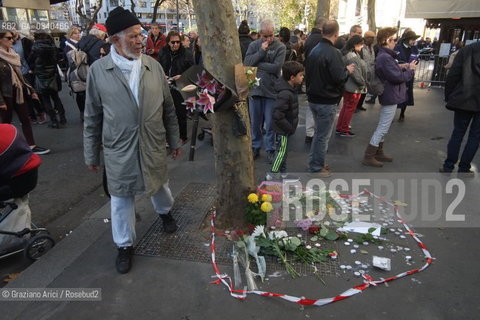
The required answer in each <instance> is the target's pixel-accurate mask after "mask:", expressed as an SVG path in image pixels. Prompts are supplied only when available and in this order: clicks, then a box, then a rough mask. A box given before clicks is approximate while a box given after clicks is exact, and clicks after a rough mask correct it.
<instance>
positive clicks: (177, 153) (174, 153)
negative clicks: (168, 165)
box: [171, 148, 182, 160]
mask: <svg viewBox="0 0 480 320" xmlns="http://www.w3.org/2000/svg"><path fill="white" fill-rule="evenodd" d="M181 152H182V151H181V149H180V148H177V149H173V150H172V153H171V155H172V159H173V160H177V158H178V157H179V156H180V153H181Z"/></svg>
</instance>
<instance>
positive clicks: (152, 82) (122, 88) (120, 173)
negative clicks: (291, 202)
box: [0, 7, 480, 273]
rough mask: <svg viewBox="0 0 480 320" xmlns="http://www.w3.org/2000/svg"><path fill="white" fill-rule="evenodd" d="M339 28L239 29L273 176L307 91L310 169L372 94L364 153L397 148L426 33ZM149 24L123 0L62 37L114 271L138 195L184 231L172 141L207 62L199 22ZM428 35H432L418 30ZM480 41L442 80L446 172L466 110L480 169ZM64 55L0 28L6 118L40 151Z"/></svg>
mask: <svg viewBox="0 0 480 320" xmlns="http://www.w3.org/2000/svg"><path fill="white" fill-rule="evenodd" d="M339 29H340V28H339V25H338V23H337V21H335V20H327V19H324V18H319V19H317V21H316V24H315V27H314V28H313V29H312V30H311V32H310V34H309V36H308V37H306V35H305V34H304V33H303V32H302V31H300V30H294V31H293V32H291V31H290V29H288V28H286V27H282V28H280V29H278V30H279V32H278V33H276V32H275V31H276V30H277V29H276V27H275V25H274V23H273V22H272V21H270V20H264V21H262V22H261V24H260V30H259V32H258V33H256V32H251V31H250V28H249V26H248V24H247V22H246V21H242V22H241V24H240V26H239V28H238V37H239V42H240V49H241V56H242V59H243V64H244V65H245V66H251V67H256V68H257V73H256V74H257V77H258V78H260V81H259V84H258V85H257V86H254V87H253V88H252V89H251V90H250V93H249V101H248V108H249V115H250V125H251V137H252V154H253V158H254V159H255V160H256V159H259V158H260V157H261V149H262V148H263V150H264V152H265V154H266V160H267V161H268V163H269V164H270V165H271V169H270V172H269V173H268V174H267V179H281V178H284V177H285V176H287V154H288V149H289V144H290V142H291V141H290V137H291V136H292V135H293V134H294V133H295V131H296V129H297V126H298V122H299V120H298V119H299V116H298V114H299V103H298V94H302V93H304V94H306V98H307V101H308V108H307V113H306V131H305V142H306V143H310V144H311V147H310V152H309V154H308V159H307V162H308V170H309V172H310V173H311V174H312V175H313V176H318V177H322V178H324V177H329V176H331V174H332V172H331V168H330V166H329V164H327V161H326V157H327V150H328V145H329V140H330V138H331V136H332V135H333V134H338V135H339V136H340V137H345V138H353V137H355V133H354V132H353V131H352V126H351V119H352V117H353V115H354V113H355V112H359V111H362V110H366V108H365V107H364V104H365V103H366V104H372V103H375V101H376V99H377V98H378V101H379V103H380V105H381V108H380V112H379V119H378V124H377V127H376V128H375V130H374V131H373V132H372V136H371V139H370V141H369V143H368V145H367V146H366V149H365V153H364V157H363V160H362V163H363V164H364V165H366V166H373V167H382V166H383V165H384V163H385V162H392V161H393V159H392V157H389V156H387V155H386V154H385V152H384V142H385V138H386V136H387V135H388V131H389V128H390V125H391V123H392V121H393V120H394V117H395V113H396V109H397V108H398V109H400V117H399V121H404V120H405V111H406V108H407V106H409V105H413V78H414V73H415V69H416V65H417V63H418V50H417V48H416V46H415V43H416V41H417V39H418V37H419V36H418V35H416V34H415V32H413V31H412V30H410V29H407V30H405V31H404V32H403V34H402V35H401V37H398V30H397V29H395V28H381V29H380V30H378V32H377V33H375V32H374V31H370V30H369V31H367V32H365V33H363V30H362V28H361V27H360V26H359V25H354V26H352V27H351V29H350V32H349V34H346V35H343V36H340V34H339ZM143 31H144V30H143V28H142V26H141V24H140V22H139V20H138V18H137V17H136V16H135V15H133V14H132V13H131V12H130V11H128V10H125V9H123V8H121V7H117V8H115V9H114V10H112V11H111V12H110V13H109V16H108V18H107V21H106V24H105V25H101V24H96V25H94V26H93V28H92V29H91V30H90V31H89V32H88V34H87V35H84V36H83V37H82V36H81V30H80V29H79V28H78V27H72V28H70V30H69V31H68V33H67V37H66V41H65V43H64V45H63V46H62V48H61V49H62V50H61V52H62V54H63V56H64V57H65V59H66V61H67V65H68V69H67V71H66V72H65V75H64V80H65V81H66V83H67V84H68V86H69V88H70V90H71V91H72V92H73V94H74V95H75V99H76V103H77V106H78V110H79V115H80V119H81V121H82V122H84V131H83V135H84V155H85V162H86V165H87V167H88V168H89V169H90V170H92V171H98V170H99V168H100V165H101V163H102V162H103V163H104V166H105V173H106V175H105V176H106V183H107V186H108V191H109V193H110V195H111V215H112V233H113V240H114V242H115V244H116V245H117V247H118V256H117V259H116V268H117V271H118V272H119V273H126V272H128V271H129V270H130V268H131V265H132V245H133V243H134V241H135V237H136V235H135V209H134V208H135V206H134V204H135V195H137V194H147V195H148V196H150V197H151V201H152V204H153V207H154V210H155V212H156V213H158V214H159V216H160V217H161V219H162V221H163V227H164V231H165V232H169V233H171V232H175V231H176V230H177V225H176V221H175V219H174V217H173V216H172V215H171V213H170V209H171V208H172V206H173V197H172V193H171V191H170V188H169V184H168V175H167V168H166V157H167V152H170V155H171V156H172V157H173V158H174V159H176V158H177V157H178V156H179V154H180V147H181V145H183V144H185V143H186V142H187V140H188V133H187V118H188V113H187V109H186V107H185V105H184V103H183V102H184V101H183V98H182V95H181V94H180V92H179V89H178V88H177V84H176V83H177V81H178V80H179V79H180V78H181V77H182V74H183V73H184V72H185V71H186V70H187V69H189V68H190V67H191V66H193V65H203V60H202V49H201V48H202V47H201V41H200V39H199V37H198V35H197V34H196V32H194V31H191V32H190V33H188V35H187V34H182V33H180V32H178V31H176V30H173V31H170V32H169V33H168V34H166V35H165V34H163V33H162V32H161V30H160V26H159V25H157V24H153V25H152V26H151V29H150V30H149V33H148V35H147V36H144V34H143ZM107 38H108V39H107ZM422 41H423V40H422ZM421 46H423V47H422V48H426V47H428V46H429V44H428V43H423V42H421ZM458 47H460V44H459V45H458ZM477 47H478V46H477ZM477 47H475V48H471V49H469V50H468V51H465V52H463V51H460V53H459V54H458V56H457V58H455V60H454V61H453V63H452V66H451V71H450V72H449V79H447V90H446V94H447V95H446V100H447V101H448V104H447V105H448V107H449V108H450V109H452V110H455V123H454V125H455V129H454V132H453V134H452V138H451V140H450V142H449V145H448V159H447V160H446V161H445V164H444V166H443V167H442V168H441V171H442V172H447V173H448V172H452V170H453V169H454V166H455V164H456V162H457V160H458V154H459V149H460V144H461V141H462V139H463V136H464V135H465V132H466V130H467V128H468V126H469V125H470V123H471V130H470V134H469V138H468V142H467V146H466V148H465V151H464V152H463V154H462V157H461V161H460V168H459V172H463V173H472V172H471V171H470V167H471V166H470V163H471V161H472V159H473V156H474V155H475V152H476V150H477V149H478V144H479V135H480V132H479V131H480V125H479V116H478V114H479V111H480V110H479V109H480V104H479V101H478V94H477V93H478V90H477V89H478V86H479V84H480V82H479V81H478V78H479V77H480V71H479V70H476V69H474V70H472V71H471V72H469V73H468V75H465V74H462V72H464V71H463V70H464V69H465V68H464V61H465V60H466V59H470V60H469V61H471V62H470V63H472V65H476V66H478V62H479V61H480V58H479V51H478V49H477ZM57 60H58V50H57V48H56V47H55V44H54V42H53V39H52V37H51V36H50V35H49V34H47V33H37V34H35V37H34V40H33V41H32V40H30V39H28V37H23V36H21V35H19V33H17V32H15V31H1V32H0V78H1V80H2V82H1V86H0V89H1V95H0V115H1V119H2V123H10V122H11V121H12V114H13V111H15V112H16V113H17V115H18V118H19V120H20V122H21V124H22V131H23V134H24V136H25V138H26V141H27V143H28V145H29V146H30V148H31V151H32V152H34V153H39V154H42V153H43V154H45V153H48V152H49V150H48V149H45V148H41V147H39V146H37V145H36V142H35V140H34V137H33V130H32V123H38V124H41V123H44V122H45V121H46V116H48V117H49V120H50V123H49V126H50V127H51V128H54V129H57V128H62V127H63V126H64V125H65V124H66V122H67V120H66V116H65V108H64V106H63V104H62V101H61V99H60V98H59V94H58V92H59V91H60V90H61V86H62V78H61V74H62V73H63V72H62V70H60V68H59V67H58V61H57ZM472 61H473V62H472ZM465 77H467V78H468V79H473V81H472V82H470V83H469V85H468V89H469V91H468V92H466V94H467V95H466V96H462V91H461V89H459V87H458V86H459V85H462V82H463V85H464V84H465V82H464V80H463V79H465ZM449 81H450V82H449ZM303 88H305V89H303ZM459 90H460V93H459ZM464 93H465V92H464ZM367 97H368V99H367ZM465 99H469V100H468V101H467V102H466V100H465ZM342 100H343V104H342V106H341V108H340V111H339V110H338V107H339V104H340V102H341V101H342ZM337 113H338V120H337V121H336V118H337ZM335 121H336V124H335ZM334 127H335V130H333V128H334ZM166 145H168V146H169V148H168V149H166V148H165V146H166ZM101 152H103V156H102V154H101ZM102 158H103V161H102V160H101V159H102Z"/></svg>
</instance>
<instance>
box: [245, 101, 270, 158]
mask: <svg viewBox="0 0 480 320" xmlns="http://www.w3.org/2000/svg"><path fill="white" fill-rule="evenodd" d="M274 104H275V99H270V98H265V97H250V99H249V105H248V109H249V111H250V122H251V125H252V148H255V149H260V148H261V147H262V140H263V134H262V126H263V121H264V120H265V151H275V134H274V133H273V130H272V117H273V107H274Z"/></svg>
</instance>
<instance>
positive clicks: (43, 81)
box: [28, 39, 62, 94]
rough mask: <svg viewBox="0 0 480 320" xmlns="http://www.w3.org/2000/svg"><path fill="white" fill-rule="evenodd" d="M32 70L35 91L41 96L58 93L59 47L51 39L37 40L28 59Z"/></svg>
mask: <svg viewBox="0 0 480 320" xmlns="http://www.w3.org/2000/svg"><path fill="white" fill-rule="evenodd" d="M28 64H29V66H30V70H32V71H33V74H34V75H35V89H36V90H37V92H39V93H40V94H46V93H50V92H58V91H60V90H61V85H62V84H61V82H60V83H59V81H58V71H57V47H56V46H55V45H54V44H53V42H52V41H51V40H50V39H45V40H43V39H42V40H35V42H34V43H33V47H32V54H31V55H30V58H29V59H28Z"/></svg>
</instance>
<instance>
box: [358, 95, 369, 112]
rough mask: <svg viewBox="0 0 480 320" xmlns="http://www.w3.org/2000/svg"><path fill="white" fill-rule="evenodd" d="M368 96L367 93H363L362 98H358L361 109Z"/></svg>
mask: <svg viewBox="0 0 480 320" xmlns="http://www.w3.org/2000/svg"><path fill="white" fill-rule="evenodd" d="M366 97H367V94H366V93H362V95H361V96H360V100H358V103H357V109H360V108H362V107H363V102H364V101H365V98H366Z"/></svg>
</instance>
